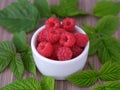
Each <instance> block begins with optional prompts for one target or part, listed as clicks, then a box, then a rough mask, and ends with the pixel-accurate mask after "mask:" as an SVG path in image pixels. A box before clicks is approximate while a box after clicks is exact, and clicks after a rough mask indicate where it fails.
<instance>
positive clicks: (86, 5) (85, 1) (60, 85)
mask: <svg viewBox="0 0 120 90" xmlns="http://www.w3.org/2000/svg"><path fill="white" fill-rule="evenodd" d="M14 1H16V0H0V10H2V9H3V8H4V7H6V6H8V5H9V4H10V3H12V2H14ZM58 1H59V0H48V2H49V4H53V3H54V4H56V3H58ZM78 1H79V8H80V9H83V10H85V11H87V12H88V13H89V15H87V16H77V17H75V18H76V20H77V25H79V26H80V27H82V23H86V24H88V25H92V26H95V25H96V23H97V21H98V19H97V18H96V17H94V16H93V15H92V12H93V7H94V5H95V4H96V2H97V1H98V0H78ZM115 1H120V0H115ZM41 23H42V24H43V22H41ZM33 33H34V32H32V33H29V34H28V35H27V40H28V43H30V39H31V36H32V34H33ZM119 35H120V30H119V29H118V31H117V32H116V33H115V36H116V37H117V38H119V39H120V36H119ZM5 40H12V33H10V32H8V31H7V30H6V29H5V28H3V27H0V41H5ZM88 60H89V61H90V62H91V63H93V64H94V66H95V68H96V70H98V69H99V68H100V66H101V65H100V63H99V61H98V57H97V56H96V55H94V56H91V57H90V56H89V57H88ZM84 69H89V68H88V66H87V64H86V66H85V68H84ZM26 77H35V78H37V79H38V80H40V78H41V74H40V73H39V72H38V73H37V76H34V75H32V74H30V73H28V72H25V73H24V75H23V78H26ZM14 80H16V78H15V77H14V75H13V73H12V72H11V71H10V69H9V68H7V69H6V70H5V71H3V72H2V73H0V87H3V86H5V85H7V84H9V83H11V82H13V81H14ZM92 87H93V86H92ZM92 87H89V88H80V87H76V86H74V85H73V84H71V83H69V82H68V81H56V82H55V90H92Z"/></svg>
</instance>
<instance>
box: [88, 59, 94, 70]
mask: <svg viewBox="0 0 120 90" xmlns="http://www.w3.org/2000/svg"><path fill="white" fill-rule="evenodd" d="M87 64H88V66H89V67H90V69H91V70H94V65H93V64H91V63H90V62H89V61H88V62H87Z"/></svg>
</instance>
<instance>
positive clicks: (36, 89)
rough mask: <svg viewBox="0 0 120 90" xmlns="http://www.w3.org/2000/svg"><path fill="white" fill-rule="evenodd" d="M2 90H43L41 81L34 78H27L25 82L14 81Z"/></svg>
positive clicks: (1, 89)
mask: <svg viewBox="0 0 120 90" xmlns="http://www.w3.org/2000/svg"><path fill="white" fill-rule="evenodd" d="M0 90H41V85H40V83H39V81H37V80H36V79H34V78H26V79H24V80H17V81H14V82H12V83H11V84H8V85H6V86H5V87H2V88H0Z"/></svg>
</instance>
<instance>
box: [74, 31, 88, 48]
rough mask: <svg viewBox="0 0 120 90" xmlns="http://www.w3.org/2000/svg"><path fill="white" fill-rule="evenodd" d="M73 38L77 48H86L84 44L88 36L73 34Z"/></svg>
mask: <svg viewBox="0 0 120 90" xmlns="http://www.w3.org/2000/svg"><path fill="white" fill-rule="evenodd" d="M74 36H75V38H76V45H78V46H79V47H85V46H86V44H87V42H88V36H87V35H86V34H82V33H75V34H74Z"/></svg>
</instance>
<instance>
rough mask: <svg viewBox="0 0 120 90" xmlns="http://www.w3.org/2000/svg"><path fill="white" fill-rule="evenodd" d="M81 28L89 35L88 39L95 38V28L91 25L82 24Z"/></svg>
mask: <svg viewBox="0 0 120 90" xmlns="http://www.w3.org/2000/svg"><path fill="white" fill-rule="evenodd" d="M83 30H84V31H85V32H86V33H87V35H88V36H89V39H92V38H95V34H96V28H95V27H93V26H88V25H83Z"/></svg>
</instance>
